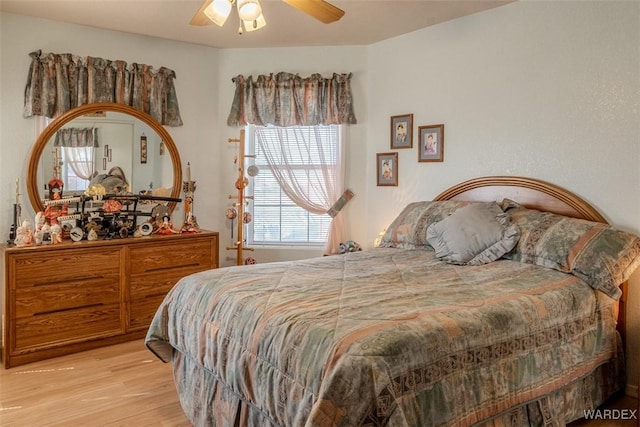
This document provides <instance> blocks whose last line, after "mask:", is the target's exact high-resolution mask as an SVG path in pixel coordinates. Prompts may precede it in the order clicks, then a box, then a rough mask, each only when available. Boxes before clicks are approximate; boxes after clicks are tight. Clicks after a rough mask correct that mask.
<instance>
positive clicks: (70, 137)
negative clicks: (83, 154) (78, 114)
mask: <svg viewBox="0 0 640 427" xmlns="http://www.w3.org/2000/svg"><path fill="white" fill-rule="evenodd" d="M53 146H54V147H99V146H100V144H99V143H98V128H64V129H60V130H59V131H58V132H56V138H55V140H54V142H53Z"/></svg>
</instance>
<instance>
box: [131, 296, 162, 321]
mask: <svg viewBox="0 0 640 427" xmlns="http://www.w3.org/2000/svg"><path fill="white" fill-rule="evenodd" d="M165 294H166V292H165ZM164 296H165V295H164V294H163V295H150V296H148V297H145V298H142V299H139V300H136V301H132V302H131V307H130V308H129V330H136V329H147V328H148V327H149V325H150V324H151V320H153V316H155V314H156V311H157V310H158V307H160V304H161V303H162V300H163V299H164Z"/></svg>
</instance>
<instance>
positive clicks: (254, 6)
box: [190, 0, 344, 34]
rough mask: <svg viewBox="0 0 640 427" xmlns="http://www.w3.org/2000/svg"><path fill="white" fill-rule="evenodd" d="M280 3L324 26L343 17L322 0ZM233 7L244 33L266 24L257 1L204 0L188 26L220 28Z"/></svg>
mask: <svg viewBox="0 0 640 427" xmlns="http://www.w3.org/2000/svg"><path fill="white" fill-rule="evenodd" d="M282 1H284V2H285V3H287V4H289V5H290V6H293V7H295V8H296V9H299V10H301V11H302V12H304V13H306V14H307V15H310V16H312V17H314V18H315V19H317V20H319V21H321V22H323V23H325V24H330V23H331V22H335V21H337V20H339V19H340V18H342V16H343V15H344V11H343V10H342V9H339V8H337V7H336V6H334V5H332V4H331V3H329V2H326V1H324V0H282ZM234 5H235V6H236V8H237V10H238V16H239V17H240V20H241V21H242V23H243V24H244V27H245V30H246V31H255V30H258V29H260V28H262V27H264V26H265V25H266V24H267V22H266V21H265V19H264V16H263V14H262V8H261V6H260V2H259V0H204V2H203V3H202V6H200V9H198V11H197V12H196V14H195V15H194V16H193V18H192V19H191V22H190V24H191V25H198V26H200V25H209V24H211V23H214V24H216V25H219V26H222V25H224V23H225V21H226V20H227V18H228V17H229V14H230V13H231V9H232V8H233V6H234ZM239 32H240V34H242V26H240V29H239Z"/></svg>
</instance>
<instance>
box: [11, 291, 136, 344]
mask: <svg viewBox="0 0 640 427" xmlns="http://www.w3.org/2000/svg"><path fill="white" fill-rule="evenodd" d="M120 314H121V311H120V304H119V303H114V304H94V305H90V306H86V307H81V308H76V309H72V310H64V311H58V312H55V313H44V314H37V315H34V316H30V317H24V318H20V319H15V328H16V330H17V331H19V333H18V334H16V335H15V336H14V337H13V339H14V340H15V341H14V345H13V346H12V347H13V353H19V352H21V351H24V350H28V349H32V348H38V349H41V348H45V347H52V346H54V345H64V344H69V343H73V342H79V341H85V340H88V339H96V338H103V337H108V336H112V335H117V334H121V333H123V332H124V328H123V327H122V323H121V315H120Z"/></svg>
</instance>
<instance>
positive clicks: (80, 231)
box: [9, 165, 200, 247]
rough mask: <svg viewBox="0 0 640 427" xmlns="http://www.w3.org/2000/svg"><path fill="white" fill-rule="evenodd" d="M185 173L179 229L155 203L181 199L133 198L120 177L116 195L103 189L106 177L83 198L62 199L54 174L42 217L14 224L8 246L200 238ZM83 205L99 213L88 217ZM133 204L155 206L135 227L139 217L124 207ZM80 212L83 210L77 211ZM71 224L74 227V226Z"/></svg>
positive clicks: (191, 185)
mask: <svg viewBox="0 0 640 427" xmlns="http://www.w3.org/2000/svg"><path fill="white" fill-rule="evenodd" d="M118 172H121V171H118ZM188 172H189V173H188V177H189V178H188V181H187V182H185V183H184V187H183V189H184V191H185V196H186V197H185V216H184V223H183V225H182V227H181V228H176V227H174V226H173V223H172V222H171V214H170V209H169V207H168V206H167V205H166V204H164V203H158V202H160V201H181V200H180V199H173V198H171V197H167V195H165V196H163V195H160V194H152V192H150V191H142V192H141V194H139V195H134V194H132V193H130V192H128V184H126V179H125V178H124V175H122V176H119V178H120V180H121V181H122V182H123V183H124V184H125V185H126V186H124V187H122V188H120V189H119V191H114V190H113V188H112V186H110V187H109V188H106V187H105V185H104V184H105V183H106V182H107V181H108V179H110V178H111V177H110V176H106V177H103V179H102V181H101V182H94V181H93V180H92V182H91V183H90V185H89V186H88V188H87V190H86V191H85V193H84V196H75V197H67V198H63V197H62V193H63V187H64V183H63V182H62V180H60V178H59V171H58V170H57V169H56V168H54V178H53V179H51V180H50V181H49V183H48V188H49V198H48V199H47V200H45V201H44V204H45V210H44V212H38V213H37V214H36V216H35V223H34V224H32V223H31V221H30V220H28V219H25V220H20V219H19V218H16V219H15V223H16V224H15V227H12V228H13V229H15V231H12V233H11V235H10V240H9V243H14V244H15V245H16V246H19V247H22V246H33V245H42V244H58V243H62V241H63V239H64V238H70V239H71V240H74V241H79V240H82V239H85V238H86V239H87V240H98V239H99V238H100V236H104V237H103V238H104V239H111V238H113V237H116V236H119V237H121V238H125V237H128V236H129V235H133V236H134V237H141V236H148V235H150V234H160V235H168V234H180V233H199V232H200V228H199V226H198V223H197V221H196V217H195V216H194V215H193V196H194V192H195V188H196V185H195V181H191V171H190V165H188ZM107 175H109V174H107ZM16 186H17V184H16ZM18 196H19V190H18V188H17V187H16V200H17V198H18ZM87 201H94V202H96V201H97V202H100V205H101V207H100V208H99V209H97V210H93V211H88V212H87V211H86V209H85V202H87ZM74 203H75V204H76V205H77V206H76V210H75V212H74V213H71V214H69V205H70V204H74ZM138 203H141V204H144V203H157V205H156V206H155V207H154V208H153V210H152V211H151V214H150V217H149V219H148V220H147V221H145V222H144V223H142V224H139V225H136V222H137V221H136V218H137V216H138V215H142V213H141V212H138V211H137V210H136V208H135V207H134V208H133V210H129V208H128V206H129V205H133V206H137V204H138ZM79 206H82V207H81V208H79ZM125 206H127V210H125V209H124V207H125ZM18 208H19V204H18ZM18 216H19V215H18ZM73 223H75V224H77V225H76V226H73V225H72V224H73Z"/></svg>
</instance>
